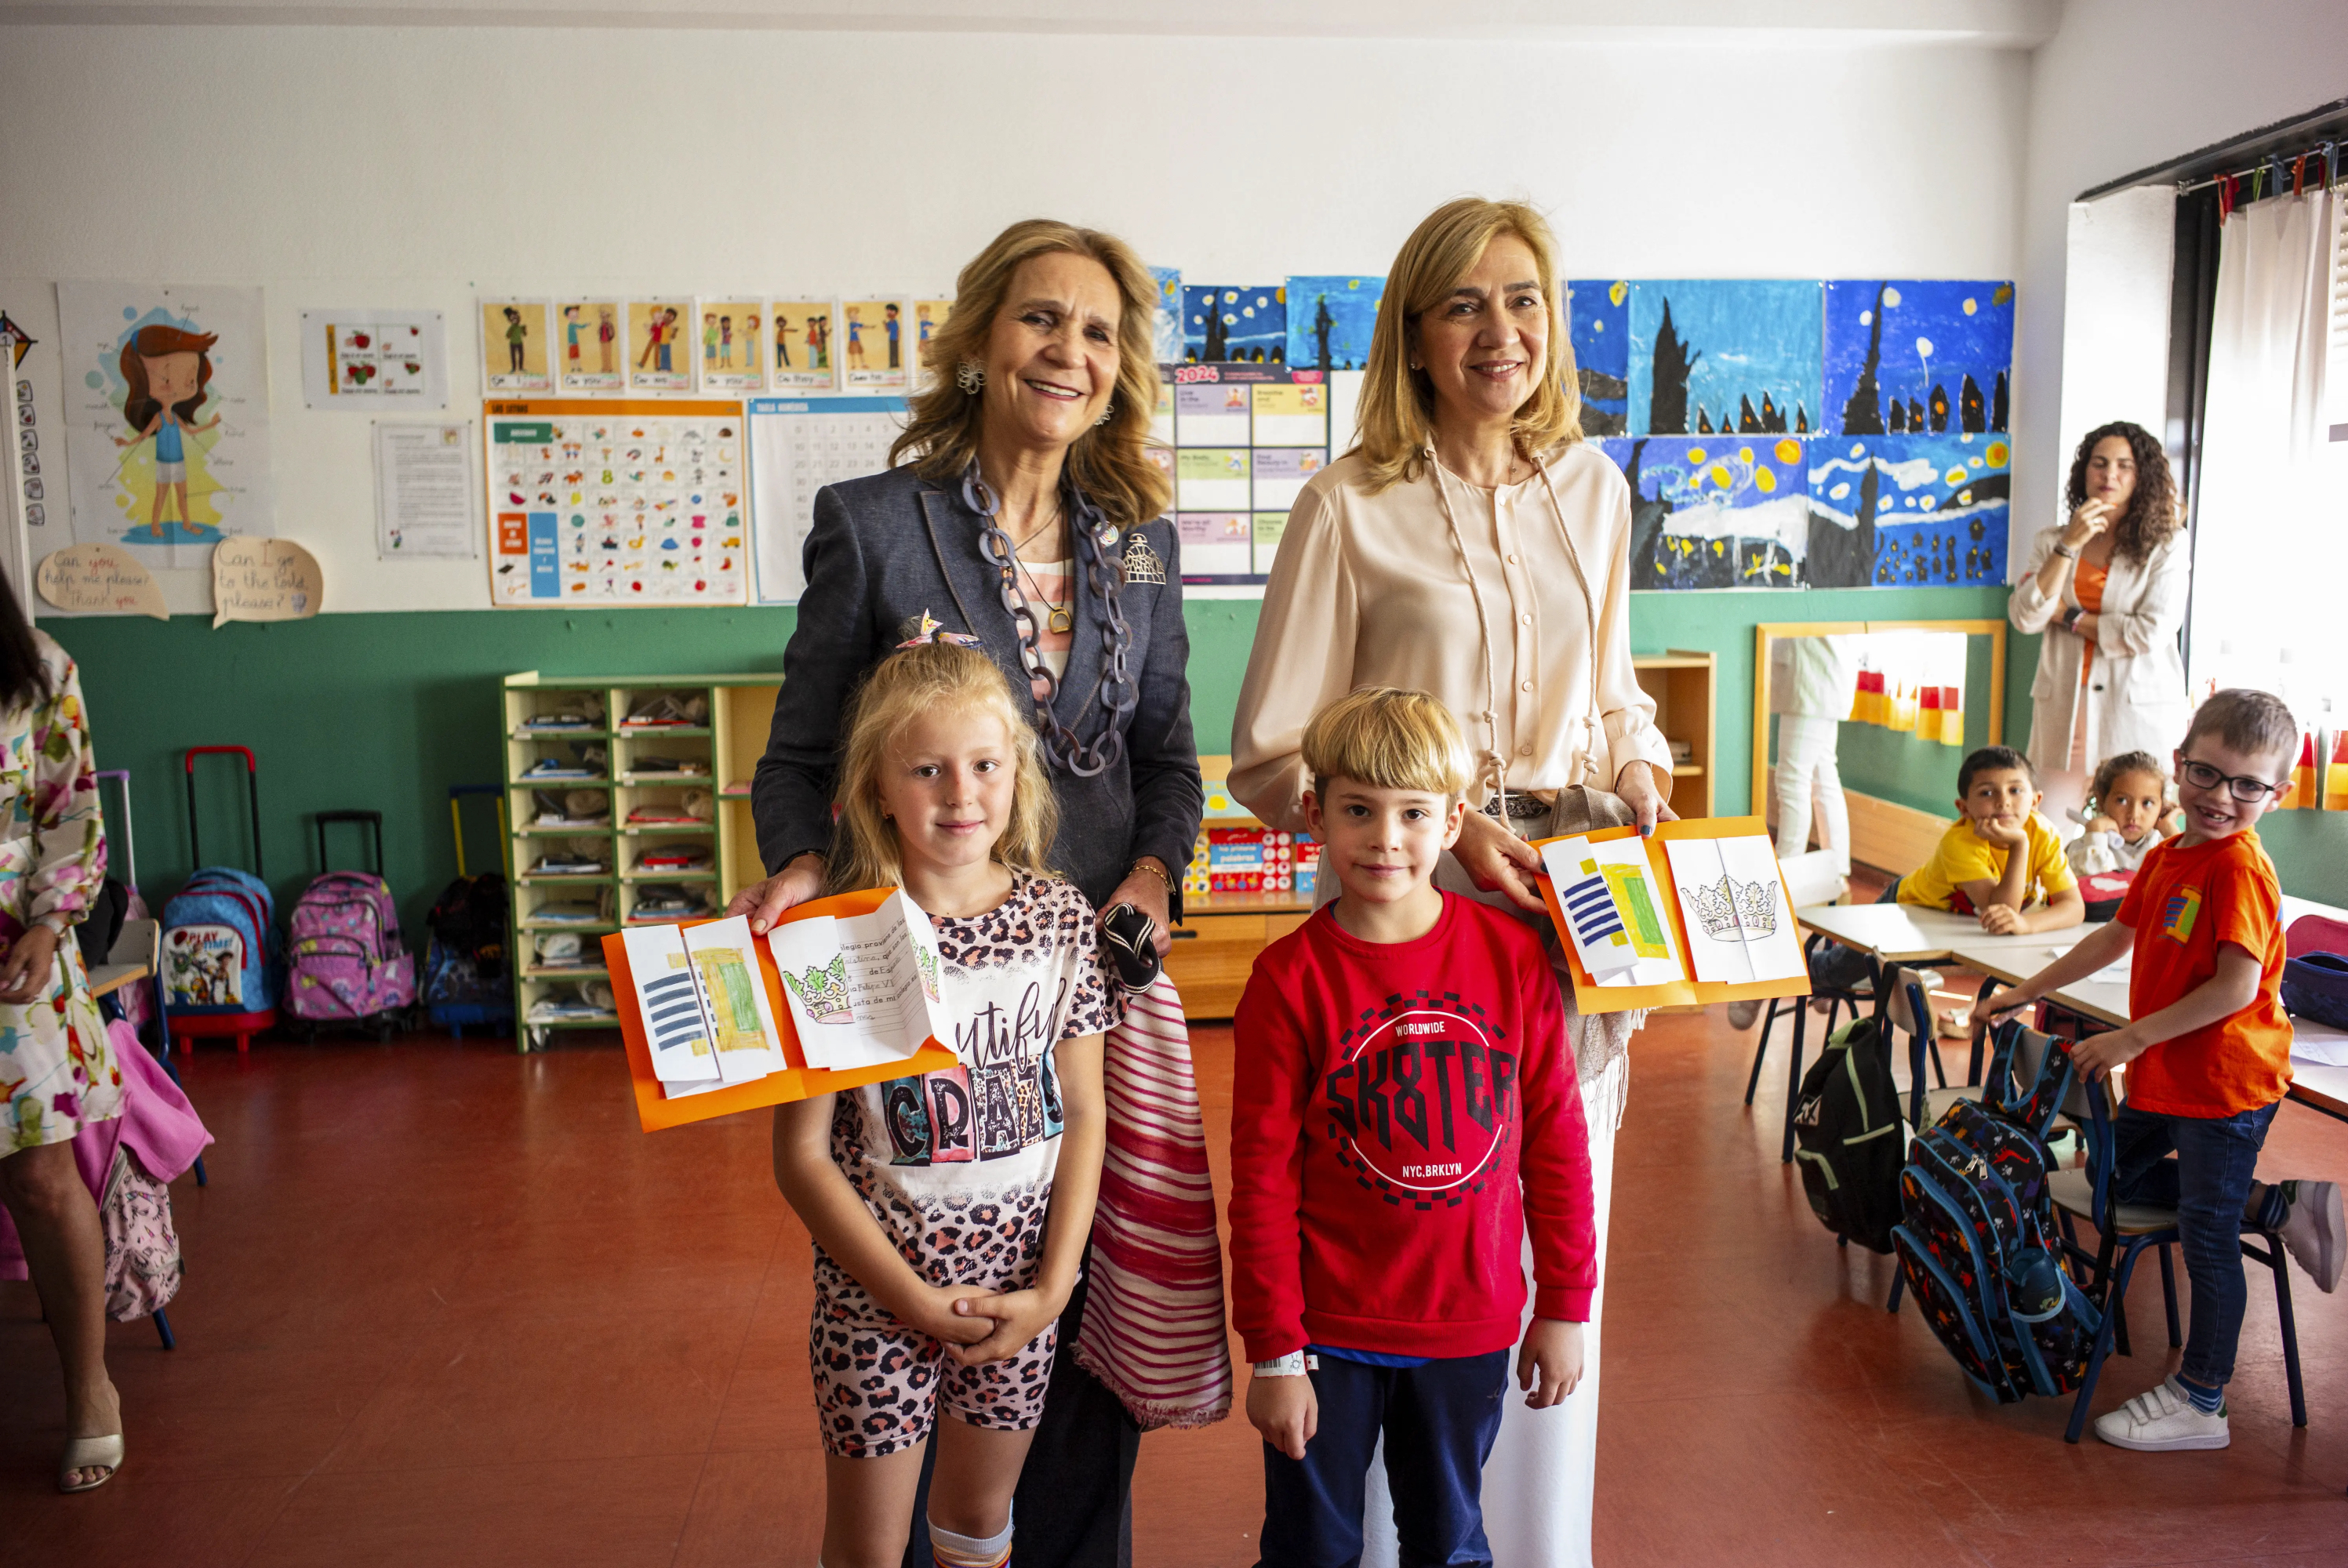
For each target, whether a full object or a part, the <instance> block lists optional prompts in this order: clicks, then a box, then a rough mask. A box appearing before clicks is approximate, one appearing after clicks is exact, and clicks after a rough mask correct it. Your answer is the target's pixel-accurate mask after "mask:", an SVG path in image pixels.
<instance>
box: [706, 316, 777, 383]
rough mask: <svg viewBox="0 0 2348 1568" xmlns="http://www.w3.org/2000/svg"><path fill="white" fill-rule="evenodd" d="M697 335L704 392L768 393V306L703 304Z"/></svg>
mask: <svg viewBox="0 0 2348 1568" xmlns="http://www.w3.org/2000/svg"><path fill="white" fill-rule="evenodd" d="M698 319H699V321H700V323H701V324H700V330H699V332H698V333H697V336H698V338H699V340H700V341H699V346H700V351H701V390H702V391H704V392H764V391H765V390H766V389H767V356H766V354H764V353H763V352H762V351H763V350H764V349H765V347H766V321H767V306H766V302H765V301H763V300H730V299H728V300H704V301H702V302H701V314H700V316H699V318H698Z"/></svg>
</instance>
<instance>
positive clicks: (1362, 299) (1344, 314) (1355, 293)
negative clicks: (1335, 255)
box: [1288, 275, 1386, 370]
mask: <svg viewBox="0 0 2348 1568" xmlns="http://www.w3.org/2000/svg"><path fill="white" fill-rule="evenodd" d="M1385 292H1386V281H1385V279H1384V278H1364V277H1349V276H1344V275H1336V276H1328V277H1323V276H1318V275H1315V276H1312V277H1295V278H1291V279H1289V280H1288V363H1289V364H1292V365H1297V366H1300V367H1302V368H1303V369H1306V370H1359V369H1361V368H1362V367H1363V366H1364V365H1366V364H1369V363H1370V333H1371V331H1372V329H1374V328H1375V326H1376V325H1377V324H1378V301H1379V300H1380V299H1382V298H1384V297H1385Z"/></svg>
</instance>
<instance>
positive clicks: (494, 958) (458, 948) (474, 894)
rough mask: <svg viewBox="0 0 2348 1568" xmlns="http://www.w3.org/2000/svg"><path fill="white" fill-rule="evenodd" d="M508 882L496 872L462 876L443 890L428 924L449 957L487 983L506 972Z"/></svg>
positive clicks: (434, 904) (475, 977) (474, 976)
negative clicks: (465, 966) (465, 964)
mask: <svg viewBox="0 0 2348 1568" xmlns="http://www.w3.org/2000/svg"><path fill="white" fill-rule="evenodd" d="M506 911H507V898H506V879H505V878H504V877H503V876H499V875H498V874H497V873H496V872H494V871H484V872H482V873H480V874H479V876H459V877H458V878H457V879H456V880H455V881H454V882H451V883H449V884H448V886H446V887H444V888H442V889H441V890H440V897H439V898H438V899H437V900H436V901H435V902H434V903H433V906H432V913H431V914H430V915H429V916H427V917H426V919H425V924H426V925H427V926H428V927H430V928H431V932H432V940H433V941H434V942H435V943H436V944H438V946H439V947H440V948H441V949H442V950H443V951H445V952H446V953H447V954H448V956H449V957H451V958H456V959H458V960H461V961H463V962H465V963H467V964H469V965H470V967H471V972H472V976H473V978H474V979H478V980H479V981H482V982H484V983H487V982H491V981H496V980H499V979H502V978H503V977H504V975H505V972H506Z"/></svg>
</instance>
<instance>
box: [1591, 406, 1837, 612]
mask: <svg viewBox="0 0 2348 1568" xmlns="http://www.w3.org/2000/svg"><path fill="white" fill-rule="evenodd" d="M1806 445H1807V444H1806V443H1804V442H1801V441H1797V440H1796V439H1795V438H1794V437H1792V436H1768V437H1758V438H1756V437H1749V436H1725V437H1724V436H1611V437H1608V438H1607V439H1605V440H1602V441H1601V442H1600V443H1599V449H1600V450H1601V451H1602V452H1604V453H1605V454H1606V456H1609V457H1611V458H1612V459H1613V460H1614V462H1615V464H1616V466H1619V467H1620V468H1622V472H1623V476H1624V477H1626V478H1627V479H1629V480H1630V482H1631V553H1630V561H1631V586H1632V587H1633V588H1647V589H1689V588H1699V589H1700V588H1794V587H1797V586H1798V585H1799V583H1800V581H1801V569H1802V561H1803V559H1804V557H1805V555H1806V554H1807V551H1808V548H1809V538H1810V528H1811V524H1810V502H1809V496H1808V491H1807V474H1806V471H1805V468H1804V466H1803V459H1804V456H1805V454H1804V447H1805V446H1806Z"/></svg>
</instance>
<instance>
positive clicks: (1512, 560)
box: [1509, 556, 1517, 566]
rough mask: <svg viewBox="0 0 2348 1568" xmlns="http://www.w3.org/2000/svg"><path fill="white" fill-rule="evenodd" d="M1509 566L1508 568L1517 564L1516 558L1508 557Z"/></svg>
mask: <svg viewBox="0 0 2348 1568" xmlns="http://www.w3.org/2000/svg"><path fill="white" fill-rule="evenodd" d="M1516 564H1517V558H1516V557H1514V556H1510V557H1509V565H1510V566H1514V565H1516Z"/></svg>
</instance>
